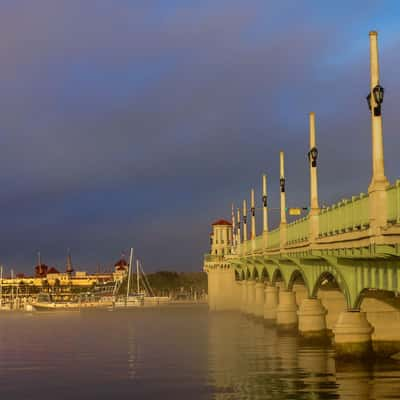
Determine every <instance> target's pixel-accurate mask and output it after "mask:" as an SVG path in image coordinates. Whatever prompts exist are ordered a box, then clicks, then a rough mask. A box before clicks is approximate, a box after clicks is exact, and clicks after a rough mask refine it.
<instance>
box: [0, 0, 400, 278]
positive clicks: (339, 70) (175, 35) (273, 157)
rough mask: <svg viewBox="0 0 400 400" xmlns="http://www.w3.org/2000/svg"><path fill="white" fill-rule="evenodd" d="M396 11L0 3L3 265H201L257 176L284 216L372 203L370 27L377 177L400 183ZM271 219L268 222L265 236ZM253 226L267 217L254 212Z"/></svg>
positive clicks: (364, 4) (339, 5)
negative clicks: (312, 152)
mask: <svg viewBox="0 0 400 400" xmlns="http://www.w3.org/2000/svg"><path fill="white" fill-rule="evenodd" d="M399 15H400V3H399V2H398V1H384V2H377V1H370V0H362V1H358V0H353V1H351V2H350V1H341V0H339V1H335V2H324V1H318V0H315V1H308V0H303V1H289V0H280V1H268V0H260V1H258V0H254V1H253V0H243V1H236V0H211V1H208V0H202V1H190V0H184V1H183V0H182V1H179V0H164V1H161V0H159V1H152V0H143V1H141V0H138V1H133V0H119V1H117V2H115V1H114V2H111V1H109V0H96V1H92V0H87V1H84V2H83V1H78V0H35V1H34V2H33V1H31V0H19V1H15V0H0V88H1V90H0V149H1V157H0V187H1V189H2V190H1V194H0V222H1V228H2V229H1V230H0V264H2V265H3V266H4V268H5V269H6V271H8V270H9V269H10V268H13V269H14V271H17V272H25V273H29V272H31V271H32V268H33V266H34V265H35V263H36V254H37V251H38V250H40V252H41V255H42V261H43V262H45V263H46V264H48V265H51V266H56V267H57V268H59V269H60V270H63V269H64V268H65V264H66V254H67V249H71V253H72V260H73V263H74V265H75V266H76V267H78V268H79V269H85V270H88V271H95V270H96V269H97V268H98V266H100V268H101V269H106V268H110V267H111V266H112V265H113V263H114V262H115V261H116V260H117V259H118V258H119V257H120V256H121V253H123V252H125V253H126V254H127V253H128V251H129V250H128V249H129V248H130V247H134V249H135V254H136V255H137V256H138V257H140V258H141V259H142V261H143V266H144V269H145V270H146V271H148V272H150V271H156V270H167V269H168V270H177V271H196V270H201V268H202V257H203V254H204V253H206V252H208V250H209V232H210V229H211V228H210V225H211V223H212V222H213V221H214V220H216V219H219V218H226V219H229V218H230V207H231V204H232V203H235V204H236V205H240V204H241V202H242V200H243V199H244V198H247V199H248V198H249V196H250V189H251V188H252V187H254V188H255V189H256V199H257V201H258V202H259V203H260V196H261V193H260V191H261V175H262V174H263V173H266V174H267V175H268V186H269V198H270V200H269V205H270V207H271V208H278V207H279V197H278V196H279V151H280V150H283V151H284V152H285V169H286V171H285V172H286V177H287V184H286V190H287V202H288V206H289V207H299V206H301V207H302V206H306V205H308V203H309V175H308V174H309V171H308V162H307V158H306V153H307V151H308V113H309V112H310V111H314V112H315V113H316V129H317V145H318V149H319V160H318V161H319V164H318V166H319V171H318V174H319V196H320V203H321V204H326V205H329V204H332V203H335V202H337V201H339V200H341V199H343V198H349V197H351V196H352V195H356V194H359V193H360V192H367V188H368V184H369V181H370V178H371V133H370V115H369V111H368V107H367V103H366V100H365V96H366V95H367V94H368V88H369V38H368V32H369V31H370V30H377V31H378V32H379V37H378V40H379V55H380V65H381V84H382V86H384V88H385V99H384V104H383V126H384V145H385V158H386V164H385V165H386V175H387V177H388V179H389V180H390V181H391V182H392V183H393V182H394V181H395V180H396V179H397V178H398V177H399V174H400V166H399V162H398V160H397V157H396V156H397V154H398V151H399V149H400V135H399V127H400V123H399V122H400V114H399V112H398V109H399V106H400V76H399V74H398V71H399V69H400V65H399V64H400V23H399V22H400V21H399ZM278 214H279V212H278V211H275V210H271V212H270V220H271V227H274V226H276V225H277V224H278V223H279V221H278ZM257 222H258V230H260V229H261V226H260V225H261V219H260V218H258V221H257Z"/></svg>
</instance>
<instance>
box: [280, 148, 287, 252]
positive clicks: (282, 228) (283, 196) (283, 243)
mask: <svg viewBox="0 0 400 400" xmlns="http://www.w3.org/2000/svg"><path fill="white" fill-rule="evenodd" d="M279 160H280V179H279V185H280V189H281V223H280V227H279V235H280V236H279V240H280V248H281V249H283V248H284V247H285V246H286V242H287V223H286V180H285V156H284V153H283V151H281V152H280V154H279Z"/></svg>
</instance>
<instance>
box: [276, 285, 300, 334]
mask: <svg viewBox="0 0 400 400" xmlns="http://www.w3.org/2000/svg"><path fill="white" fill-rule="evenodd" d="M276 324H277V325H278V328H279V329H281V330H296V329H297V304H296V296H295V293H294V292H292V291H290V290H280V291H279V305H278V308H277V310H276Z"/></svg>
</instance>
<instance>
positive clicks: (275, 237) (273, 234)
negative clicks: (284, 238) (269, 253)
mask: <svg viewBox="0 0 400 400" xmlns="http://www.w3.org/2000/svg"><path fill="white" fill-rule="evenodd" d="M280 243H281V240H280V229H279V228H276V229H274V230H272V231H270V232H268V245H267V248H268V249H274V248H279V247H280Z"/></svg>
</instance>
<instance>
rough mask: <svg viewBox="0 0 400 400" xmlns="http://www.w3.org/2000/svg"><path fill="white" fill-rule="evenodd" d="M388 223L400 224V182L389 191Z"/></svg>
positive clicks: (390, 187)
mask: <svg viewBox="0 0 400 400" xmlns="http://www.w3.org/2000/svg"><path fill="white" fill-rule="evenodd" d="M387 202H388V208H387V213H388V214H387V221H388V222H391V223H397V224H398V223H400V180H397V181H396V183H395V184H394V185H391V186H389V188H388V190H387Z"/></svg>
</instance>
